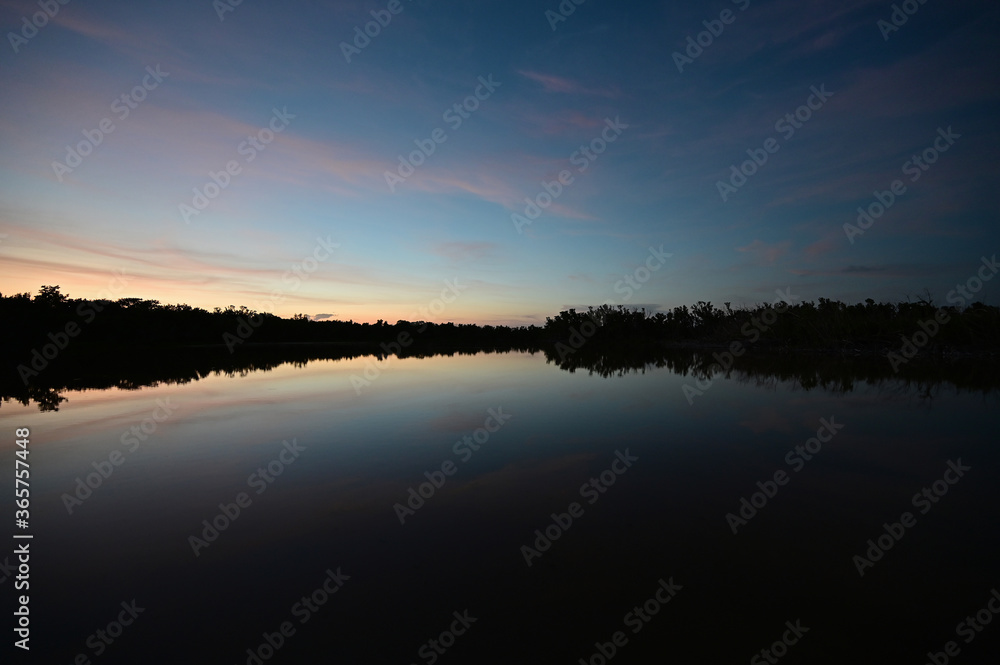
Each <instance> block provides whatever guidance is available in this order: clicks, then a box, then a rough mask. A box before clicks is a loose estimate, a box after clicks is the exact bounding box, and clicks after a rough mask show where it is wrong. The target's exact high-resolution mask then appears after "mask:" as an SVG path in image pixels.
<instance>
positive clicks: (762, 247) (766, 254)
mask: <svg viewBox="0 0 1000 665" xmlns="http://www.w3.org/2000/svg"><path fill="white" fill-rule="evenodd" d="M791 246H792V241H791V240H786V241H784V242H780V243H777V244H774V245H769V244H767V243H765V242H762V241H760V240H756V239H755V240H754V241H753V242H752V243H750V244H749V245H746V246H744V247H737V248H736V251H737V252H746V253H748V254H750V255H752V256H753V257H754V258H755V259H756V260H757V261H763V262H764V263H768V264H771V263H774V262H775V261H777V260H778V259H780V258H781V257H782V256H784V255H785V254H787V253H788V250H789V249H790V248H791Z"/></svg>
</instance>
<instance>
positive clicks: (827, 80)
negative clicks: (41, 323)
mask: <svg viewBox="0 0 1000 665" xmlns="http://www.w3.org/2000/svg"><path fill="white" fill-rule="evenodd" d="M0 30H2V34H3V36H4V39H3V42H4V43H3V44H0V293H3V294H4V295H10V294H13V293H20V292H26V291H27V292H31V293H36V292H37V291H38V289H39V287H40V286H41V285H43V284H54V285H59V286H60V287H61V290H62V291H63V293H67V294H69V295H70V296H71V297H75V298H99V297H105V298H107V297H110V298H112V299H117V298H120V297H139V298H147V299H153V300H159V301H160V302H161V303H187V304H190V305H193V306H198V307H204V308H206V309H213V308H215V307H223V308H224V307H226V306H228V305H236V306H241V305H245V306H248V307H251V308H252V309H256V310H257V311H267V312H270V313H273V314H277V315H279V316H291V315H293V314H296V313H304V314H307V315H309V316H310V317H314V318H319V319H323V318H337V319H342V320H348V319H352V320H355V321H371V322H374V321H376V320H377V319H384V320H386V321H389V322H395V321H396V320H398V319H406V320H413V321H415V320H428V321H439V322H442V321H455V322H463V323H465V322H475V323H482V324H487V323H490V324H509V325H527V324H532V323H536V324H540V323H544V320H545V317H546V316H551V315H555V314H557V313H558V312H559V311H560V310H563V309H567V308H571V307H577V308H584V307H586V306H587V305H599V304H602V303H609V304H615V305H618V304H624V305H629V306H637V307H645V308H647V309H650V310H668V309H671V308H673V307H675V306H679V305H684V304H693V303H695V302H697V301H710V302H712V303H713V304H716V305H718V306H722V304H723V303H725V302H731V303H732V304H733V306H737V305H741V304H754V303H763V302H774V301H775V300H776V299H777V298H778V295H777V292H778V291H779V290H780V291H781V292H782V293H784V294H786V296H788V295H790V296H791V297H792V299H794V300H797V299H802V300H817V299H818V298H820V297H825V298H832V299H839V300H843V301H845V302H852V303H853V302H861V301H864V300H865V299H866V298H874V299H875V300H876V301H890V302H899V301H903V300H906V299H908V298H909V299H913V298H916V297H920V296H922V295H923V294H925V293H926V292H929V293H930V294H931V297H932V298H933V300H934V301H935V302H936V303H937V304H944V303H945V298H946V295H947V293H948V292H949V291H950V290H952V289H954V288H955V287H956V285H959V284H963V285H964V284H966V283H967V282H968V280H970V279H972V278H974V277H975V276H976V274H977V270H978V269H979V268H980V266H982V265H983V257H986V258H987V259H989V258H990V257H992V256H993V255H994V254H995V253H997V251H998V250H1000V230H998V225H997V219H998V210H1000V205H998V199H997V196H996V191H997V185H996V182H997V176H998V172H1000V169H998V162H997V160H998V157H1000V149H998V148H1000V129H998V127H997V122H996V120H997V119H998V118H1000V76H998V73H1000V57H998V52H1000V41H998V40H997V38H996V35H997V34H998V33H1000V8H998V7H997V5H996V4H995V3H987V2H969V1H965V0H958V1H954V2H944V0H925V1H924V2H923V3H922V4H921V3H920V2H918V1H917V0H908V1H907V2H903V3H895V4H892V3H888V2H870V1H864V0H843V1H839V2H838V1H833V0H830V1H809V0H794V1H792V0H773V1H771V2H766V1H759V0H736V1H730V0H725V1H723V0H718V1H713V2H628V3H615V2H611V0H586V1H584V2H582V3H581V4H576V3H575V2H573V1H572V0H564V1H563V2H561V3H560V2H558V1H557V0H548V1H541V2H527V1H520V0H496V1H494V0H473V1H469V2H437V1H434V0H392V1H389V0H376V1H372V2H367V1H360V0H345V1H343V2H295V1H291V2H281V3H278V2H264V1H263V0H244V1H243V2H239V3H238V4H232V0H230V1H229V2H227V1H226V0H216V1H215V2H213V1H212V0H175V1H172V2H155V3H154V2H126V1H117V0H108V1H86V2H85V1H84V0H68V1H67V2H65V4H62V3H61V2H58V1H57V0H35V2H21V1H14V0H0ZM914 158H915V159H914ZM859 208H860V209H861V211H862V212H865V213H866V214H867V215H868V217H867V218H866V217H860V221H859ZM976 295H977V298H978V299H980V300H982V301H983V302H986V303H988V304H993V305H998V304H1000V284H998V283H990V282H985V283H984V284H983V285H982V288H981V289H980V290H979V291H978V293H977V294H976Z"/></svg>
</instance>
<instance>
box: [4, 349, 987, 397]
mask: <svg viewBox="0 0 1000 665" xmlns="http://www.w3.org/2000/svg"><path fill="white" fill-rule="evenodd" d="M526 352H527V353H540V354H542V355H543V356H544V358H545V362H546V363H549V364H552V365H553V366H555V367H558V368H559V369H561V370H565V371H567V372H586V373H588V374H591V375H596V376H600V377H604V378H615V377H624V376H627V375H630V374H643V373H645V372H647V371H650V370H655V369H666V370H669V371H670V372H672V373H674V374H677V375H680V376H683V377H690V378H691V381H690V382H689V385H690V386H692V387H696V386H697V385H699V384H701V385H704V384H706V383H711V382H712V381H715V380H718V379H720V378H722V379H734V380H737V381H751V382H753V383H755V384H756V385H758V386H765V385H774V384H776V383H777V382H781V383H785V384H788V385H789V386H792V387H794V388H797V389H803V390H811V389H817V388H818V389H822V390H826V391H831V392H840V393H847V392H850V391H852V390H854V389H855V388H856V387H858V386H860V385H866V386H881V387H883V388H884V389H885V390H886V391H890V392H892V391H899V390H903V391H910V390H911V389H913V390H915V391H916V392H917V394H919V395H923V396H925V397H926V398H931V397H933V395H934V392H935V390H936V389H938V388H940V387H941V386H943V385H946V386H949V387H953V388H956V389H958V390H960V391H970V392H980V393H986V392H991V391H994V390H996V389H997V388H998V387H1000V371H998V370H1000V361H998V360H997V359H994V358H992V357H990V356H987V357H970V356H959V357H952V358H940V357H939V358H928V359H921V361H920V362H914V363H911V364H909V365H907V366H905V367H903V368H901V370H900V371H899V372H895V371H893V368H892V367H891V365H890V363H889V362H888V361H887V360H886V359H885V358H884V357H882V356H876V355H849V354H835V353H830V352H809V351H789V350H786V351H783V352H779V351H767V352H759V353H747V354H744V355H742V356H741V357H738V358H734V357H733V356H732V355H730V354H728V352H727V351H726V350H725V349H724V348H719V349H715V348H701V349H698V348H669V347H665V346H663V345H661V344H632V345H623V346H619V347H614V348H609V347H608V346H606V345H596V344H594V345H589V346H588V345H586V344H584V345H583V346H582V347H580V348H571V347H568V346H565V345H564V346H560V347H556V348H553V347H551V346H547V347H544V348H531V347H511V346H504V345H495V346H481V347H467V346H463V347H457V348H448V347H441V346H437V347H425V348H422V349H409V350H407V349H404V350H402V352H401V353H400V354H398V356H395V355H389V356H387V355H386V354H384V353H381V352H378V353H373V352H372V351H371V350H370V348H368V347H364V346H350V345H341V346H311V345H275V346H261V347H256V348H255V347H248V348H245V349H241V350H240V352H238V353H236V354H229V353H226V352H225V351H222V350H220V349H218V348H212V347H196V348H189V349H184V350H177V349H168V350H148V351H145V352H138V353H134V354H133V353H125V354H106V355H99V356H95V355H88V356H76V357H68V358H60V359H59V362H58V363H54V364H53V366H52V367H50V368H48V369H46V370H45V372H44V373H43V374H42V375H40V376H39V377H36V378H34V379H33V380H32V382H31V385H29V386H24V385H23V384H21V382H19V381H17V380H16V379H12V378H11V376H10V375H7V376H6V377H5V380H3V381H0V398H2V399H3V401H5V402H6V401H16V402H19V403H21V404H24V405H28V404H31V403H34V404H36V405H37V406H38V409H39V410H41V411H57V410H58V409H59V406H60V405H61V404H63V403H64V402H65V401H66V399H67V398H66V393H67V392H69V391H74V390H91V389H106V388H118V389H122V390H136V389H138V388H141V387H144V386H156V385H160V384H180V385H182V384H186V383H189V382H192V381H198V380H200V379H203V378H205V377H207V376H210V375H222V376H230V377H232V376H247V375H249V374H251V373H253V372H267V371H270V370H273V369H275V368H277V367H281V366H284V365H288V366H292V367H304V366H306V365H308V364H309V363H310V362H316V361H320V360H354V359H359V358H369V357H370V358H371V361H372V362H373V363H374V364H375V365H376V366H381V365H382V364H383V363H384V362H385V361H386V359H387V358H388V359H392V358H396V357H398V358H400V359H406V358H433V357H454V356H473V355H477V354H482V353H487V354H489V353H497V354H510V353H526Z"/></svg>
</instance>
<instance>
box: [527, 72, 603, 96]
mask: <svg viewBox="0 0 1000 665" xmlns="http://www.w3.org/2000/svg"><path fill="white" fill-rule="evenodd" d="M517 73H518V74H520V75H521V76H523V77H525V78H528V79H531V80H532V81H535V82H536V83H541V84H542V87H543V88H545V91H546V92H558V93H565V94H570V95H592V96H596V97H608V98H615V97H620V96H621V93H620V92H619V91H617V90H608V89H600V88H586V87H584V86H582V85H580V84H579V83H577V82H576V81H571V80H570V79H565V78H560V77H558V76H552V75H550V74H540V73H538V72H527V71H523V70H518V72H517Z"/></svg>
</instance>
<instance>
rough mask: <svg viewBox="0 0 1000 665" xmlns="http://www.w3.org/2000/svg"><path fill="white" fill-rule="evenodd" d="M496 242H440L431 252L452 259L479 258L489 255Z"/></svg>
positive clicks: (466, 259)
mask: <svg viewBox="0 0 1000 665" xmlns="http://www.w3.org/2000/svg"><path fill="white" fill-rule="evenodd" d="M496 248H497V244H496V243H492V242H441V243H438V244H436V245H434V247H432V248H431V253H432V254H436V255H437V256H442V257H444V258H446V259H451V260H453V261H468V260H480V259H485V258H488V257H489V256H491V255H492V254H493V252H494V250H496Z"/></svg>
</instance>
